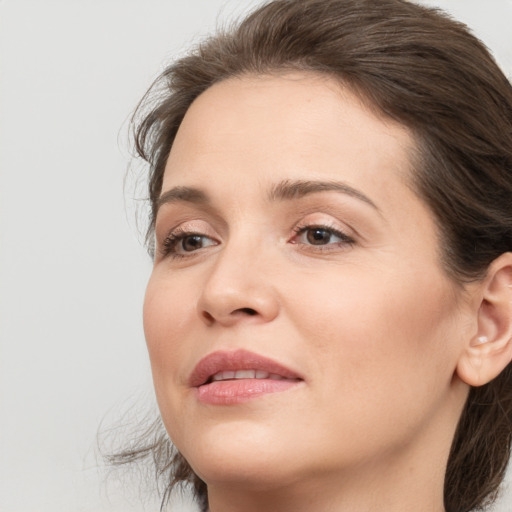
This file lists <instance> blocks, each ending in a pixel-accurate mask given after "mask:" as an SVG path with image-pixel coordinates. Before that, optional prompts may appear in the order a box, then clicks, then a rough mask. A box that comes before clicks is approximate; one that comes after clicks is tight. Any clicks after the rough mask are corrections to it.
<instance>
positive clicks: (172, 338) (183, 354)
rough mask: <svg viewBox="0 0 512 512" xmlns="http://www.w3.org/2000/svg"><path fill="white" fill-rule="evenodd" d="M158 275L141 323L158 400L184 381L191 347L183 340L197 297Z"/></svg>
mask: <svg viewBox="0 0 512 512" xmlns="http://www.w3.org/2000/svg"><path fill="white" fill-rule="evenodd" d="M158 274H159V273H158V272H154V274H153V275H152V276H151V278H150V280H149V283H148V286H147V289H146V295H145V298H144V312H143V319H144V333H145V337H146V344H147V347H148V352H149V357H150V361H151V369H152V373H153V381H154V384H155V391H156V393H157V397H160V396H161V395H162V394H163V393H164V392H165V393H168V392H170V391H171V390H172V389H177V388H178V385H180V384H182V383H183V381H184V380H185V379H186V377H187V375H186V368H187V361H188V360H189V358H190V356H191V347H187V344H186V343H183V342H182V340H184V339H186V333H187V332H188V331H189V330H190V319H191V314H192V313H193V308H191V304H193V303H194V302H193V301H194V300H196V297H195V296H194V293H193V291H192V289H191V287H180V286H179V284H178V283H173V282H172V280H170V279H165V278H162V277H161V276H159V275H158ZM171 381H172V384H173V385H172V386H170V384H171ZM159 401H160V400H159Z"/></svg>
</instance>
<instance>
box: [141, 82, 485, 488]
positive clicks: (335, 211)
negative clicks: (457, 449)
mask: <svg viewBox="0 0 512 512" xmlns="http://www.w3.org/2000/svg"><path fill="white" fill-rule="evenodd" d="M413 146H414V141H413V140H412V137H411V136H410V134H409V132H408V131H407V130H406V129H404V128H403V127H401V126H400V125H397V124H394V123H393V122H391V121H385V120H383V119H380V118H378V117H376V116H375V115H374V114H372V113H371V112H370V111H369V110H368V109H367V108H365V107H364V106H362V104H361V103H360V101H358V99H357V98H356V96H355V95H353V94H352V93H351V92H350V91H349V90H347V89H344V88H342V87H340V86H339V85H338V84H337V83H335V82H333V81H331V80H330V79H328V78H323V77H320V76H316V75H309V74H288V75H282V76H263V77H261V76H260V77H253V76H247V77H242V78H233V79H229V80H226V81H224V82H222V83H219V84H217V85H214V86H213V87H211V88H210V89H208V90H207V91H206V92H205V93H203V94H202V95H201V96H200V97H199V98H198V99H197V100H196V101H195V103H194V104H193V105H192V106H191V108H190V109H189V111H188V113H187V115H186V117H185V119H184V121H183V123H182V125H181V127H180V129H179V133H178V135H177V137H176V140H175V143H174V145H173V148H172V150H171V152H170V155H169V159H168V161H167V167H166V170H165V176H164V181H163V187H162V196H161V201H160V207H159V211H158V214H157V218H156V244H157V251H156V257H155V263H154V269H153V273H152V276H151V279H150V281H149V285H148V288H147V294H146V299H145V305H144V325H145V332H146V337H147V344H148V348H149V354H150V358H151V364H152V371H153V376H154V384H155V388H156V394H157V398H158V402H159V406H160V409H161V413H162V417H163V420H164V423H165V425H166V428H167V430H168V432H169V434H170V437H171V439H172V440H173V441H174V443H175V444H176V446H177V447H178V449H179V450H180V451H181V453H182V454H183V455H184V456H185V458H186V459H187V460H188V461H189V463H190V464H191V465H192V467H193V468H194V470H195V471H196V473H198V475H199V476H201V477H202V478H203V479H204V480H205V481H206V482H207V483H209V484H215V483H218V484H220V483H223V482H232V481H239V482H255V483H256V484H258V483H262V482H265V485H267V486H268V485H274V484H275V485H276V486H279V485H281V486H282V485H292V484H295V483H300V482H302V483H303V482H304V481H307V480H308V478H309V479H311V477H312V475H317V476H318V477H319V478H322V479H324V481H325V479H326V478H327V477H328V476H329V475H337V477H339V475H340V474H342V473H345V474H350V475H354V474H355V472H357V471H356V469H355V468H359V469H358V470H361V471H363V470H364V471H367V472H368V471H373V470H375V471H377V469H378V468H380V470H382V469H383V468H385V469H386V470H387V469H391V468H392V467H393V465H395V466H397V467H398V466H400V467H402V466H403V467H405V466H407V467H408V469H409V470H411V471H412V470H413V469H411V467H412V466H411V461H417V460H418V459H417V457H424V458H425V460H430V458H433V457H434V456H436V454H437V452H436V446H438V445H440V444H442V446H443V447H444V448H446V449H447V448H448V447H449V443H450V440H451V435H452V434H453V429H454V427H455V422H456V420H457V416H458V414H459V413H460V410H461V405H462V401H463V396H462V395H463V393H462V392H461V388H460V386H459V387H457V385H456V381H457V378H456V377H454V372H455V367H456V364H457V359H458V357H459V354H460V352H461V346H462V343H463V339H465V337H467V336H468V335H469V333H470V332H471V333H472V332H473V330H474V329H475V325H474V323H473V321H472V320H469V319H468V318H469V316H468V315H469V312H468V310H469V306H468V305H466V303H465V301H463V300H462V297H461V295H462V292H461V291H460V289H459V288H458V287H457V286H456V285H455V284H454V283H453V282H452V281H451V280H450V279H449V278H448V277H447V276H446V274H445V273H444V271H443V270H442V268H441V266H440V263H439V252H440V251H439V245H438V240H437V237H436V228H435V225H434V220H433V216H432V214H431V212H430V211H429V209H428V208H427V207H426V206H425V205H424V204H423V202H422V201H421V200H420V199H418V197H417V196H416V194H415V193H414V192H413V191H412V189H411V187H410V186H409V185H408V177H409V176H410V173H411V172H412V170H411V164H410V160H409V154H410V152H411V149H412V148H413ZM205 358H206V359H205ZM237 371H240V372H244V373H238V374H236V373H235V372H237ZM464 392H465V390H464ZM433 454H434V455H433ZM436 464H438V465H439V459H437V460H436ZM369 468H372V469H371V470H370V469H369Z"/></svg>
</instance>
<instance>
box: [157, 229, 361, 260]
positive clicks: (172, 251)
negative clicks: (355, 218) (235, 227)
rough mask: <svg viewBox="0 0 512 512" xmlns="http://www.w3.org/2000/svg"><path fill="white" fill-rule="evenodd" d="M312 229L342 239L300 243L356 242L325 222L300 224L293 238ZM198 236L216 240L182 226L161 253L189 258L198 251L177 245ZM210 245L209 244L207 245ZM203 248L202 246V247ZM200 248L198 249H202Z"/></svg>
mask: <svg viewBox="0 0 512 512" xmlns="http://www.w3.org/2000/svg"><path fill="white" fill-rule="evenodd" d="M312 230H321V231H325V232H327V233H329V234H330V235H334V236H336V237H338V238H339V239H340V241H339V242H336V243H329V244H325V245H324V244H318V245H315V244H306V243H300V245H303V246H309V247H314V250H316V251H328V250H332V246H333V245H336V246H337V247H339V246H340V245H348V246H349V247H350V246H352V245H354V244H355V240H354V239H353V238H352V237H350V236H348V235H347V234H346V233H344V232H343V231H340V230H339V229H337V228H334V227H332V226H330V225H327V224H325V225H323V224H307V225H298V226H296V227H295V228H294V229H293V232H294V236H293V238H292V239H295V238H296V237H298V236H300V235H303V234H304V233H307V232H308V231H312ZM192 236H197V237H201V238H208V239H210V240H214V239H213V238H211V237H209V236H207V235H205V234H204V233H198V232H195V231H186V230H184V229H181V228H177V229H175V230H174V231H172V232H171V233H169V234H168V235H167V237H166V238H165V239H164V241H163V243H162V248H161V253H162V256H163V257H171V258H173V259H181V258H187V257H190V256H192V255H193V254H194V253H195V252H197V251H188V252H189V253H190V254H181V253H179V252H177V251H176V247H177V245H178V244H179V243H180V242H183V240H185V239H186V238H188V237H192ZM291 243H293V244H297V245H298V244H299V242H291ZM217 244H218V242H216V241H215V243H213V244H211V245H217ZM329 246H330V247H329ZM207 247H208V246H207ZM201 248H202V247H201ZM201 248H200V249H201ZM200 249H198V250H200Z"/></svg>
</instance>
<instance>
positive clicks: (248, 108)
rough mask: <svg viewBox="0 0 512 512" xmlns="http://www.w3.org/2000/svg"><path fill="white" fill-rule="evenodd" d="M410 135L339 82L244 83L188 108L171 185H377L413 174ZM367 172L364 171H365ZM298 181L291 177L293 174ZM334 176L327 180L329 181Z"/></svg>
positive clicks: (236, 81) (261, 79)
mask: <svg viewBox="0 0 512 512" xmlns="http://www.w3.org/2000/svg"><path fill="white" fill-rule="evenodd" d="M414 145H415V144H414V140H413V137H412V135H411V134H410V132H409V131H408V130H407V129H406V128H405V127H403V126H402V125H400V124H398V123H395V122H393V121H391V120H385V119H383V118H381V117H377V116H376V115H375V114H374V113H373V112H371V111H370V109H368V108H367V107H366V106H365V105H364V104H363V102H362V101H361V100H360V98H359V97H358V96H357V95H356V94H354V93H353V92H351V91H350V90H349V89H348V88H346V87H344V86H343V85H341V84H340V83H339V82H337V81H335V80H333V79H331V78H329V77H326V76H322V75H317V74H313V73H288V74H281V75H265V76H252V75H247V76H242V77H235V78H230V79H228V80H225V81H223V82H220V83H218V84H215V85H214V86H212V87H210V88H209V89H207V90H206V91H205V92H204V93H203V94H201V95H200V96H199V97H198V98H197V99H196V101H195V102H194V103H193V104H192V105H191V107H190V108H189V110H188V112H187V114H186V116H185V118H184V120H183V122H182V124H181V126H180V129H179V131H178V134H177V136H176V139H175V141H174V144H173V147H172V150H171V153H170V155H169V159H168V162H167V167H166V172H165V176H164V187H163V190H165V188H166V186H168V185H167V182H172V183H173V185H174V184H175V182H176V181H181V180H186V181H193V182H197V183H201V182H202V180H203V179H204V177H205V176H204V173H207V174H208V175H209V176H210V177H213V176H219V174H225V173H226V171H227V170H229V169H230V170H232V171H236V174H237V177H238V178H237V179H241V178H242V177H244V178H249V177H250V176H251V175H257V176H258V178H259V179H260V180H264V179H265V177H266V176H267V175H268V177H269V178H270V177H272V176H274V177H275V176H276V175H277V174H278V175H279V177H280V178H287V177H289V178H297V176H296V174H297V173H300V172H302V173H305V174H307V176H303V178H311V177H315V178H320V179H324V178H332V177H333V176H332V174H333V173H334V174H336V175H337V176H336V177H337V178H344V179H346V180H348V181H352V180H353V179H356V178H357V181H361V179H365V178H367V179H374V178H376V177H377V176H378V175H379V174H381V173H382V171H383V169H386V168H392V169H393V170H394V171H395V172H396V173H397V176H398V175H405V174H406V173H407V172H408V171H409V169H410V163H409V154H410V149H411V148H412V147H414ZM363 170H364V172H363ZM290 172H291V173H292V174H294V175H293V176H287V174H288V173H290ZM326 173H327V174H329V176H325V174H326Z"/></svg>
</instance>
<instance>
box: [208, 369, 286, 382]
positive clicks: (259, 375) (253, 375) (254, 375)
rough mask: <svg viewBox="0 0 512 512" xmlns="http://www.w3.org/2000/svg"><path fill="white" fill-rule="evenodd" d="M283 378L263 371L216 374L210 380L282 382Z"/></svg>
mask: <svg viewBox="0 0 512 512" xmlns="http://www.w3.org/2000/svg"><path fill="white" fill-rule="evenodd" d="M283 378H284V377H282V376H281V375H277V374H276V373H268V372H266V371H264V370H238V371H236V372H234V371H225V372H219V373H216V374H215V375H214V376H213V377H212V380H214V381H220V380H232V379H273V380H282V379H283Z"/></svg>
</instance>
